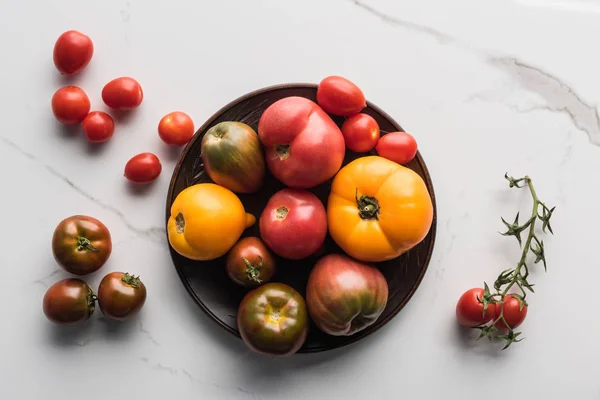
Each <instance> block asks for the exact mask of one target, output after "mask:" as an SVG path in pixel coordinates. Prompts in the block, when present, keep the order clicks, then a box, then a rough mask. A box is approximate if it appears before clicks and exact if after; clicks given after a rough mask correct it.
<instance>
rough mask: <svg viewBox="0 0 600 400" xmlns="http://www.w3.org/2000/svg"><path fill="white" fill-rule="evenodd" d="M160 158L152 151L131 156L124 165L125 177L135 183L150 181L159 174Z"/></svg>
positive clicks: (160, 168) (160, 167)
mask: <svg viewBox="0 0 600 400" xmlns="http://www.w3.org/2000/svg"><path fill="white" fill-rule="evenodd" d="M161 170H162V166H161V164H160V160H159V159H158V157H156V155H154V154H152V153H140V154H138V155H136V156H133V157H132V158H131V159H130V160H129V161H128V162H127V164H126V165H125V177H126V178H127V179H129V180H130V181H132V182H135V183H148V182H152V181H153V180H155V179H156V178H158V176H159V175H160V172H161Z"/></svg>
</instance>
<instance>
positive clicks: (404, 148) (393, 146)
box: [375, 132, 417, 164]
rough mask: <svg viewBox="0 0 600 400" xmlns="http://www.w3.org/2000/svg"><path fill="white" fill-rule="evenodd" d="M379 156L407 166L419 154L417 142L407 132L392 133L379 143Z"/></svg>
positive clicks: (384, 136)
mask: <svg viewBox="0 0 600 400" xmlns="http://www.w3.org/2000/svg"><path fill="white" fill-rule="evenodd" d="M375 149H376V150H377V154H379V155H380V156H381V157H383V158H387V159H388V160H391V161H394V162H397V163H398V164H407V163H409V162H410V161H412V159H413V158H415V155H416V154H417V141H416V140H415V138H414V137H413V136H412V135H411V134H410V133H407V132H390V133H388V134H386V135H383V136H382V137H381V139H379V141H378V142H377V147H376V148H375Z"/></svg>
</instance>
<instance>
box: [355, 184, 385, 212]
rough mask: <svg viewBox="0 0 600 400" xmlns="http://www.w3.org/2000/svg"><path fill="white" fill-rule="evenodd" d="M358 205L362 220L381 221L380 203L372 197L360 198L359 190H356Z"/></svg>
mask: <svg viewBox="0 0 600 400" xmlns="http://www.w3.org/2000/svg"><path fill="white" fill-rule="evenodd" d="M355 198H356V205H357V206H358V215H359V216H360V217H361V218H362V219H379V213H380V207H379V201H378V200H377V199H376V198H375V197H372V196H360V198H359V197H358V188H356V195H355Z"/></svg>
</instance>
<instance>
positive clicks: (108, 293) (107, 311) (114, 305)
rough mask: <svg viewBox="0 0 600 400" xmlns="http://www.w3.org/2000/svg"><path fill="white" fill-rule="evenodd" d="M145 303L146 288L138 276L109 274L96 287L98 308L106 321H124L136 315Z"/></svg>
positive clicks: (117, 273)
mask: <svg viewBox="0 0 600 400" xmlns="http://www.w3.org/2000/svg"><path fill="white" fill-rule="evenodd" d="M145 302H146V286H144V283H143V282H142V281H141V280H140V277H139V276H133V275H129V274H127V273H123V272H111V273H110V274H108V275H106V276H105V277H104V278H102V281H100V286H98V306H99V307H100V311H102V314H104V316H105V317H107V318H108V319H113V320H117V321H125V320H127V319H129V318H131V317H133V316H134V315H136V314H137V313H138V312H139V311H140V310H141V309H142V307H143V306H144V303H145Z"/></svg>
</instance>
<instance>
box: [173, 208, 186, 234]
mask: <svg viewBox="0 0 600 400" xmlns="http://www.w3.org/2000/svg"><path fill="white" fill-rule="evenodd" d="M175 229H176V231H177V233H183V232H184V230H185V218H184V217H183V214H182V213H179V214H177V215H176V216H175Z"/></svg>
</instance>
